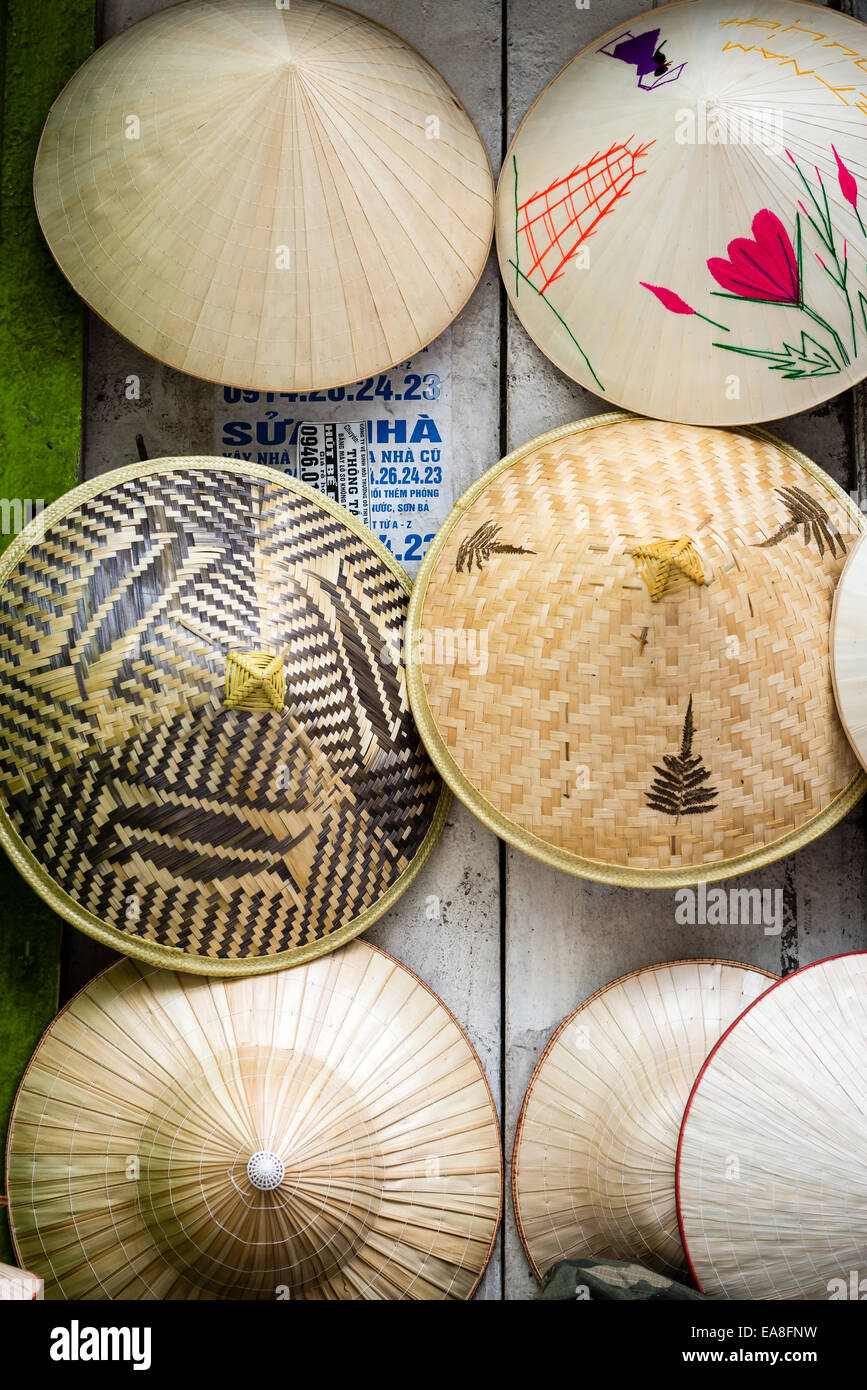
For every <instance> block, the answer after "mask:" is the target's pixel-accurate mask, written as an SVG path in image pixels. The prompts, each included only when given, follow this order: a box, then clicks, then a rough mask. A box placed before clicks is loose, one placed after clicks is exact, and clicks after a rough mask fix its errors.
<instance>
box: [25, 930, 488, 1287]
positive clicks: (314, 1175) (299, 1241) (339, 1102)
mask: <svg viewBox="0 0 867 1390" xmlns="http://www.w3.org/2000/svg"><path fill="white" fill-rule="evenodd" d="M7 1183H8V1186H7V1191H8V1194H9V1202H10V1208H9V1209H10V1217H11V1228H12V1233H13V1236H14V1240H15V1244H16V1247H17V1250H18V1252H19V1255H23V1256H26V1259H27V1260H28V1261H30V1262H32V1268H33V1269H34V1270H36V1271H37V1272H39V1273H40V1274H42V1275H43V1277H44V1278H45V1284H46V1287H45V1295H46V1297H47V1298H67V1299H80V1298H81V1299H93V1298H116V1299H196V1298H208V1299H219V1298H228V1299H278V1300H279V1299H295V1300H299V1299H300V1300H305V1299H465V1298H469V1297H471V1295H472V1293H473V1291H474V1289H475V1286H476V1284H477V1283H478V1281H479V1279H480V1277H481V1275H482V1272H483V1271H484V1268H485V1265H486V1263H487V1260H488V1256H489V1254H490V1251H491V1246H492V1244H493V1240H494V1236H495V1234H496V1230H497V1225H498V1223H499V1216H500V1205H501V1196H502V1172H501V1154H500V1142H499V1132H498V1127H497V1119H496V1112H495V1110H494V1105H493V1100H492V1098H491V1093H490V1090H489V1088H488V1084H487V1082H486V1080H485V1075H484V1072H483V1071H482V1067H481V1064H480V1062H479V1060H478V1057H477V1056H476V1054H475V1052H474V1051H473V1048H472V1047H471V1045H470V1043H469V1041H468V1040H467V1038H466V1036H465V1034H464V1033H463V1032H462V1030H461V1028H460V1027H459V1026H458V1024H457V1023H456V1022H455V1020H454V1018H452V1016H451V1014H450V1013H449V1012H448V1010H447V1009H446V1007H445V1005H444V1004H442V1002H441V1001H440V1000H439V999H438V998H437V997H436V995H434V994H433V993H432V992H431V991H430V990H429V989H428V988H427V987H426V986H425V985H423V984H422V983H421V981H419V980H418V979H417V978H416V977H415V976H414V975H413V974H412V973H411V972H410V971H409V970H407V969H406V968H405V967H404V966H402V965H400V964H399V962H398V961H396V960H393V959H392V958H391V957H390V956H387V955H385V954H384V952H382V951H379V950H377V949H375V948H374V947H372V946H368V945H367V944H366V943H365V942H353V943H352V944H350V945H349V946H347V947H346V948H345V949H343V950H341V951H338V952H336V953H335V954H334V955H332V956H329V957H328V958H327V959H324V960H319V961H315V962H313V963H312V964H309V965H305V966H301V967H300V968H299V969H298V970H290V971H283V972H281V973H280V974H272V975H267V976H257V977H256V978H255V979H251V980H228V981H222V980H212V979H201V978H198V979H196V978H193V977H191V976H189V975H179V974H175V973H174V972H173V971H163V970H155V969H153V968H152V967H149V966H143V965H139V964H136V963H134V962H132V961H122V962H119V963H118V964H117V965H114V966H111V967H110V968H109V969H108V970H107V971H105V972H104V973H103V974H102V975H100V976H99V977H98V978H97V979H96V980H93V981H91V983H90V984H88V985H87V986H86V987H85V988H84V989H83V990H82V991H81V992H80V993H79V994H77V995H76V996H75V998H74V999H73V1000H72V1001H71V1003H70V1004H68V1005H67V1006H66V1008H65V1009H64V1010H63V1011H62V1012H61V1014H60V1015H59V1016H58V1018H56V1019H55V1020H54V1022H53V1023H52V1024H51V1026H50V1027H49V1029H48V1030H47V1032H46V1033H45V1035H44V1037H43V1039H42V1041H41V1042H40V1044H39V1046H38V1048H37V1050H36V1052H35V1054H34V1056H33V1059H32V1061H31V1063H30V1065H29V1068H28V1070H27V1072H26V1073H25V1076H24V1080H23V1082H22V1084H21V1087H20V1089H19V1092H18V1096H17V1099H16V1102H15V1107H14V1111H13V1116H12V1121H11V1127H10V1133H9V1142H8V1150H7Z"/></svg>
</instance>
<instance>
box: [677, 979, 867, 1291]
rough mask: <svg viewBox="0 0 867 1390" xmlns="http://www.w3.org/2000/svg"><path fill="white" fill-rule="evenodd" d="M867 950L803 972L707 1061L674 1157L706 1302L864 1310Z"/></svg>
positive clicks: (690, 1248)
mask: <svg viewBox="0 0 867 1390" xmlns="http://www.w3.org/2000/svg"><path fill="white" fill-rule="evenodd" d="M865 1036H867V953H865V952H858V953H855V954H852V955H844V956H836V957H831V958H830V959H828V960H821V961H817V962H816V963H815V964H814V965H808V966H805V967H804V968H803V969H802V970H798V971H796V972H795V974H793V975H789V976H787V977H786V978H785V979H784V980H781V981H780V982H779V984H777V985H774V986H772V987H771V988H770V989H769V990H768V992H767V993H766V994H764V995H763V996H762V997H761V999H758V1000H757V1001H756V1002H755V1003H753V1004H751V1005H750V1006H749V1007H748V1008H747V1009H746V1010H745V1011H744V1013H743V1014H742V1015H741V1017H740V1018H739V1019H737V1021H736V1022H735V1023H733V1024H732V1026H731V1028H730V1029H729V1030H728V1032H727V1033H725V1034H724V1036H723V1037H722V1038H721V1039H720V1041H719V1042H718V1043H717V1045H716V1047H715V1048H714V1049H713V1051H712V1052H711V1054H710V1056H709V1057H708V1059H707V1062H706V1063H705V1066H704V1067H703V1069H702V1071H701V1073H700V1075H699V1076H698V1078H697V1080H696V1083H695V1086H694V1088H693V1091H692V1094H691V1095H690V1098H689V1103H688V1105H687V1108H686V1113H685V1115H684V1120H683V1125H682V1128H681V1134H680V1142H679V1146H678V1154H677V1204H678V1214H679V1218H680V1227H681V1233H682V1235H683V1243H684V1246H685V1248H686V1252H687V1255H688V1257H689V1261H690V1266H691V1268H692V1270H693V1273H694V1274H695V1277H696V1281H697V1283H698V1286H699V1288H700V1289H701V1290H702V1291H703V1292H704V1293H706V1294H708V1295H709V1296H710V1297H711V1298H731V1299H831V1298H833V1299H835V1300H839V1299H849V1298H854V1299H863V1296H864V1284H863V1276H864V1253H865V1250H867V1165H865V1152H867V1073H865V1068H864V1040H865Z"/></svg>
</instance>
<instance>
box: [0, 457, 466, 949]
mask: <svg viewBox="0 0 867 1390" xmlns="http://www.w3.org/2000/svg"><path fill="white" fill-rule="evenodd" d="M409 587H410V585H409V580H408V578H407V576H406V575H405V574H404V572H403V571H402V570H401V569H400V567H399V565H397V563H396V562H395V561H394V560H393V559H392V557H391V555H390V554H389V552H388V551H387V550H386V548H385V546H383V545H381V544H380V542H379V541H377V540H376V538H375V537H374V536H373V535H372V534H371V533H370V532H369V531H368V530H367V528H366V527H364V526H362V525H361V524H360V523H358V522H356V521H355V520H354V519H353V518H352V517H351V516H350V515H349V513H348V512H346V511H344V509H343V508H342V507H340V506H338V505H337V504H336V503H333V502H331V501H329V500H328V499H327V498H325V497H324V496H323V494H322V493H320V492H317V491H315V490H314V489H313V488H309V487H306V486H305V485H304V484H303V483H299V482H296V481H295V480H294V479H290V478H286V477H284V476H283V475H282V474H280V473H278V472H276V471H275V470H272V469H268V468H263V467H259V466H257V465H255V464H239V463H235V462H230V461H228V460H226V459H219V458H183V459H156V460H151V461H149V462H147V463H142V464H134V465H132V466H130V467H127V468H124V469H118V470H116V471H115V472H114V473H108V474H103V475H102V476H101V477H99V478H96V479H94V480H92V481H91V482H89V483H85V484H84V485H83V486H81V487H79V488H77V489H76V490H75V491H73V492H71V493H69V494H67V496H65V497H62V498H60V500H59V501H58V502H55V503H54V504H52V506H50V507H49V508H48V509H47V510H46V511H45V512H43V513H42V514H41V515H40V516H38V517H36V518H35V519H34V521H33V522H32V523H31V525H30V526H29V527H28V528H26V529H25V530H24V531H23V532H21V534H20V535H19V536H18V537H16V539H15V540H14V541H13V542H12V544H11V545H10V546H9V548H8V549H7V550H6V552H5V553H4V555H3V557H2V562H0V634H2V639H3V647H4V652H5V658H4V663H3V666H2V669H0V690H2V696H3V699H2V701H0V844H2V845H3V847H4V848H5V849H6V851H7V852H8V853H9V855H10V857H11V858H12V860H13V862H14V863H15V865H16V867H17V868H18V869H19V870H20V871H21V872H22V873H23V874H24V876H25V877H26V878H27V880H28V882H29V883H31V884H32V885H33V887H34V888H36V890H37V891H38V892H39V893H41V894H42V896H43V897H44V898H46V900H47V901H48V902H49V903H50V904H51V906H52V907H53V908H55V910H56V911H58V912H60V913H61V914H62V915H63V916H64V917H66V918H67V920H69V921H70V922H72V923H73V924H74V925H75V926H77V927H79V928H80V929H81V930H83V931H85V932H88V933H90V934H91V935H92V936H95V937H97V938H98V939H100V940H101V941H103V942H105V943H106V944H108V945H110V946H113V947H114V948H115V949H116V950H120V951H124V952H127V953H128V954H130V955H134V956H138V957H139V958H140V959H143V960H147V961H150V962H152V963H154V964H159V965H167V966H169V967H170V968H176V969H182V970H191V971H204V972H214V973H240V972H244V971H256V970H259V971H261V970H273V969H275V968H276V967H280V966H286V965H296V964H298V963H299V962H301V961H304V960H306V959H308V958H309V957H310V956H313V955H316V954H319V953H321V952H323V951H329V950H332V949H333V948H334V947H335V946H338V945H340V944H341V943H342V942H344V941H346V940H347V939H349V937H351V936H354V935H356V934H357V933H358V932H360V931H363V930H364V929H365V927H367V926H369V925H370V923H371V922H373V921H375V920H376V918H378V917H379V916H381V914H382V913H383V912H385V911H386V909H387V908H388V907H390V906H391V904H392V903H393V902H394V901H395V900H396V899H397V898H398V897H399V896H400V894H401V893H402V892H403V891H404V889H405V888H406V887H407V886H408V885H409V883H410V882H411V881H412V879H413V878H414V877H415V875H416V874H417V872H418V870H419V869H420V868H421V866H422V864H423V863H424V861H425V860H426V858H427V856H428V854H429V853H430V851H431V849H432V847H433V844H434V843H435V841H436V839H437V837H438V835H439V832H440V830H441V828H442V825H443V822H444V819H445V813H446V807H447V793H446V792H445V791H444V788H443V786H442V783H441V782H440V780H439V778H438V777H437V775H436V772H435V771H434V768H433V767H432V766H431V763H430V761H429V759H428V757H427V755H426V753H425V751H424V748H423V746H422V744H421V742H420V739H419V736H418V733H417V731H416V728H415V725H414V723H413V720H412V715H411V713H410V709H409V702H408V698H407V692H406V678H405V672H404V665H403V656H402V651H401V633H402V629H403V624H404V621H405V615H406V609H407V595H408V592H409Z"/></svg>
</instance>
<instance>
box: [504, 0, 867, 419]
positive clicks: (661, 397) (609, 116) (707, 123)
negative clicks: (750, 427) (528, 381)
mask: <svg viewBox="0 0 867 1390" xmlns="http://www.w3.org/2000/svg"><path fill="white" fill-rule="evenodd" d="M865 116H867V27H865V26H864V25H863V24H861V23H859V22H858V21H857V20H855V19H852V18H850V17H849V16H847V15H842V14H839V13H835V12H834V10H833V9H831V8H830V7H828V8H826V7H821V6H816V5H814V4H802V3H799V2H798V0H755V2H754V3H751V4H750V5H749V6H748V7H746V8H744V9H742V10H739V9H738V8H737V7H735V6H733V5H732V4H731V0H683V2H682V3H679V4H674V5H665V6H662V7H661V8H659V9H655V10H652V11H650V12H649V13H646V14H642V15H639V16H637V17H636V18H634V19H628V20H623V21H621V22H620V23H618V24H617V25H616V26H615V27H614V28H613V29H611V30H609V31H608V33H606V34H604V35H602V36H601V37H600V38H597V39H594V40H593V42H592V43H591V44H589V45H588V46H587V47H586V48H584V49H583V50H582V51H581V52H580V53H579V54H578V55H577V57H575V58H574V59H573V60H572V61H571V62H570V63H569V64H568V65H567V66H566V67H565V68H564V69H563V70H562V72H561V73H560V74H559V75H558V76H557V77H555V78H554V80H553V81H552V82H551V83H550V84H549V85H548V86H547V87H546V88H545V90H544V91H543V92H542V94H541V96H540V97H539V98H538V100H537V101H536V103H535V104H534V105H533V107H532V108H531V109H530V111H529V113H528V115H527V116H526V117H525V119H524V122H523V124H522V125H521V127H520V129H519V130H518V132H517V135H516V136H515V138H514V140H513V142H512V145H511V147H510V149H509V151H508V154H507V156H506V159H505V161H504V164H503V171H502V174H501V176H500V182H499V187H498V190H497V247H498V252H499V259H500V268H501V270H502V274H503V278H504V280H505V284H506V288H507V291H508V294H509V298H510V299H511V302H512V305H513V307H514V309H515V311H516V313H517V314H518V317H519V318H520V320H521V322H522V323H523V325H524V327H525V328H526V329H527V332H528V333H529V334H530V336H531V337H532V338H533V339H534V340H535V341H536V343H537V344H538V345H539V346H540V347H541V348H542V350H543V351H544V352H545V353H547V355H548V356H549V357H550V358H551V359H552V361H553V362H555V363H556V365H557V366H558V367H560V368H561V369H562V370H563V371H564V372H566V373H567V375H569V376H571V377H573V378H574V379H575V380H576V381H578V382H580V383H581V385H582V386H585V387H587V388H588V389H589V390H591V391H593V392H595V393H596V394H597V395H600V396H602V397H603V399H605V400H607V401H609V402H611V403H612V404H613V405H620V406H624V407H625V408H627V409H629V410H635V411H637V412H640V413H641V414H644V415H650V416H656V417H658V418H663V419H669V420H679V421H684V422H687V423H694V424H719V425H731V424H748V423H751V422H756V421H761V420H772V419H778V418H780V417H781V416H785V415H791V414H793V413H794V412H795V411H800V410H807V409H809V408H810V407H811V406H813V405H815V404H816V403H817V402H819V401H823V400H827V399H828V398H829V397H831V396H834V395H837V393H838V392H840V391H843V390H844V389H845V388H846V387H848V386H851V385H853V383H855V382H857V381H860V380H861V379H862V378H863V377H864V376H865V375H867V154H865V150H867V145H865V140H864V122H865Z"/></svg>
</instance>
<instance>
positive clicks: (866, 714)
mask: <svg viewBox="0 0 867 1390" xmlns="http://www.w3.org/2000/svg"><path fill="white" fill-rule="evenodd" d="M831 674H832V676H833V679H834V694H835V696H836V699H837V710H838V712H839V715H840V719H841V721H842V724H843V728H844V729H845V730H846V733H847V735H848V738H849V742H850V743H851V745H852V747H853V748H854V750H855V753H856V754H857V757H858V760H859V761H860V763H861V766H862V767H867V545H865V544H864V542H863V540H862V541H859V542H858V544H857V545H856V546H855V548H854V549H853V551H852V553H851V555H850V556H849V558H848V560H847V561H846V564H845V565H844V567H843V573H842V574H841V575H840V582H839V583H838V585H837V589H836V592H835V594H834V612H833V616H832V620H831Z"/></svg>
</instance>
